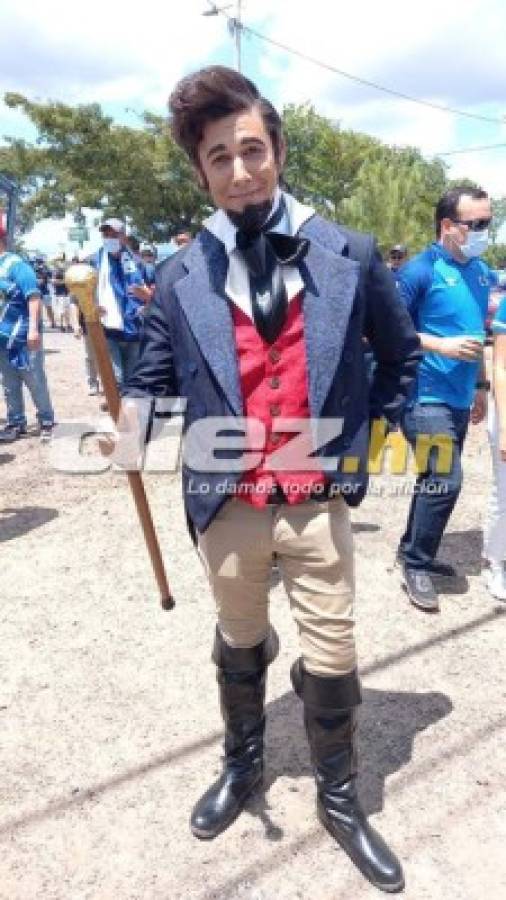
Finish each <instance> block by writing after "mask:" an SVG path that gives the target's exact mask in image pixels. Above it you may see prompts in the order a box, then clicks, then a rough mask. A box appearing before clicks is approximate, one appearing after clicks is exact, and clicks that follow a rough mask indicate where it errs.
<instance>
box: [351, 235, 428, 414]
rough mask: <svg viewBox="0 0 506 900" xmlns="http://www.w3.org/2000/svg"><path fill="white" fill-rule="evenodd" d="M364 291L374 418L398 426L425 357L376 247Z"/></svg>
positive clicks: (371, 403) (408, 316)
mask: <svg viewBox="0 0 506 900" xmlns="http://www.w3.org/2000/svg"><path fill="white" fill-rule="evenodd" d="M364 290H365V308H366V312H365V321H364V331H365V336H366V337H367V339H368V341H369V343H370V345H371V349H372V351H373V354H374V358H375V362H376V367H375V372H374V377H373V383H372V385H371V393H370V406H371V416H372V418H380V417H381V416H385V418H386V419H387V420H388V422H389V423H390V424H391V425H394V426H395V425H397V423H398V422H399V420H400V417H401V414H402V410H403V408H404V405H405V403H406V400H407V398H408V396H409V391H410V388H411V385H412V382H413V380H414V378H415V375H416V370H417V367H418V363H419V361H420V359H421V355H422V354H421V350H420V340H419V338H418V335H417V333H416V331H415V328H414V326H413V322H412V320H411V317H410V315H409V313H408V311H407V309H406V306H405V304H404V303H403V302H402V300H401V298H400V296H399V294H398V291H397V288H396V286H395V281H394V278H393V276H392V273H391V272H390V270H389V269H388V268H387V266H386V265H385V264H384V262H383V260H382V258H381V255H380V253H379V251H378V249H377V247H376V245H375V244H374V246H373V249H372V253H371V257H370V261H369V265H368V268H367V271H366V274H365V279H364Z"/></svg>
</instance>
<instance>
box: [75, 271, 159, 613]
mask: <svg viewBox="0 0 506 900" xmlns="http://www.w3.org/2000/svg"><path fill="white" fill-rule="evenodd" d="M65 283H66V285H67V287H68V289H69V291H70V292H71V293H72V294H73V295H74V297H76V298H77V301H78V303H79V308H80V310H81V312H82V314H83V316H84V321H85V322H86V331H87V333H88V335H89V338H90V342H91V345H92V347H93V351H94V353H95V359H96V362H97V368H98V371H99V374H100V379H101V381H102V385H103V388H104V394H105V397H106V400H107V405H108V407H109V412H110V414H111V417H112V419H113V421H114V423H115V424H117V422H118V418H119V412H120V405H121V400H120V396H119V391H118V386H117V384H116V379H115V377H114V372H113V369H112V364H111V358H110V356H109V350H108V348H107V342H106V339H105V335H104V329H103V328H102V323H101V321H100V311H99V308H98V306H97V304H96V303H95V288H96V285H97V273H96V271H95V269H94V268H93V267H92V266H89V265H87V264H85V263H75V264H74V265H72V266H69V268H68V269H67V271H66V273H65ZM126 474H127V478H128V482H129V484H130V489H131V491H132V494H133V498H134V502H135V506H136V508H137V513H138V516H139V519H140V523H141V526H142V531H143V534H144V540H145V541H146V545H147V548H148V552H149V556H150V559H151V564H152V566H153V571H154V573H155V578H156V581H157V584H158V588H159V591H160V602H161V604H162V607H163V609H172V608H173V606H174V605H175V604H174V600H173V598H172V595H171V592H170V588H169V583H168V581H167V575H166V574H165V567H164V565H163V560H162V554H161V552H160V545H159V543H158V538H157V535H156V531H155V526H154V524H153V518H152V516H151V511H150V508H149V504H148V498H147V497H146V491H145V489H144V484H143V482H142V478H141V475H140V473H139V472H127V473H126Z"/></svg>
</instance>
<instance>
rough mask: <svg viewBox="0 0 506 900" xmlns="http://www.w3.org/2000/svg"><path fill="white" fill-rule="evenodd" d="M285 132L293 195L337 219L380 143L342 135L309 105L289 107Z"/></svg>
mask: <svg viewBox="0 0 506 900" xmlns="http://www.w3.org/2000/svg"><path fill="white" fill-rule="evenodd" d="M283 129H284V132H285V136H286V139H287V145H288V158H287V163H286V167H285V172H284V175H285V179H286V182H287V184H288V185H289V187H290V189H291V191H292V192H293V194H294V195H295V196H296V197H297V199H298V200H300V201H301V202H302V203H308V204H309V205H311V206H313V207H314V208H315V209H316V210H318V212H320V213H321V214H322V215H326V216H327V217H328V218H332V219H337V218H338V217H339V213H340V209H341V205H342V202H343V200H344V199H345V198H346V197H349V196H350V195H351V193H352V192H353V189H354V186H355V183H356V180H357V177H358V174H359V172H360V169H361V167H362V164H363V162H364V160H365V159H366V158H368V156H369V155H370V154H372V153H373V152H374V151H377V150H378V149H379V148H380V147H381V144H380V142H379V141H376V140H374V138H370V137H368V136H367V135H364V134H355V133H354V132H352V131H340V129H339V126H337V125H335V124H333V123H332V122H331V121H330V120H329V119H326V118H325V117H324V116H320V115H319V114H318V113H316V112H315V110H314V109H313V107H312V106H310V105H309V104H306V105H302V106H294V105H289V106H287V107H285V110H284V112H283Z"/></svg>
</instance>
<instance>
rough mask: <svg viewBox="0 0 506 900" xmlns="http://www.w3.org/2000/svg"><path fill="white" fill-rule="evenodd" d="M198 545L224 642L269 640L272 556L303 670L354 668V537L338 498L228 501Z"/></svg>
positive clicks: (241, 643)
mask: <svg viewBox="0 0 506 900" xmlns="http://www.w3.org/2000/svg"><path fill="white" fill-rule="evenodd" d="M198 546H199V552H200V555H201V558H202V560H203V563H204V566H205V569H206V572H207V576H208V578H209V582H210V585H211V589H212V592H213V595H214V598H215V601H216V608H217V616H218V627H219V629H220V632H221V634H222V636H223V638H224V640H225V641H226V643H227V644H229V645H230V646H232V647H254V646H255V645H256V644H259V643H260V642H261V641H263V640H264V639H265V637H266V636H267V634H268V632H269V613H268V600H269V587H270V581H271V571H272V559H273V554H274V553H275V554H276V557H277V564H278V568H279V571H280V574H281V577H282V579H283V583H284V586H285V590H286V593H287V594H288V597H289V600H290V606H291V610H292V615H293V617H294V619H295V622H296V624H297V627H298V631H299V638H300V648H301V655H302V659H303V661H304V665H305V667H306V669H307V670H308V671H309V672H313V673H314V674H315V675H328V676H332V675H333V676H336V675H343V674H345V673H347V672H350V671H352V669H354V668H355V667H356V653H355V641H354V636H353V626H354V620H353V598H354V570H353V538H352V533H351V526H350V519H349V513H348V507H347V505H346V503H345V501H344V500H343V498H342V497H336V498H333V499H331V500H328V501H325V502H320V501H316V500H314V501H313V500H309V501H306V502H304V503H299V504H296V505H292V506H290V505H288V504H281V505H273V506H266V507H265V508H264V509H256V508H254V507H253V506H251V505H249V504H248V503H244V502H243V501H241V500H236V499H233V500H229V501H228V502H226V503H225V504H224V506H223V507H222V508H221V510H220V511H219V513H218V514H217V516H216V517H215V518H214V519H213V521H212V522H211V524H210V525H209V527H208V528H207V530H206V531H205V532H204V533H203V534H201V535H199V543H198Z"/></svg>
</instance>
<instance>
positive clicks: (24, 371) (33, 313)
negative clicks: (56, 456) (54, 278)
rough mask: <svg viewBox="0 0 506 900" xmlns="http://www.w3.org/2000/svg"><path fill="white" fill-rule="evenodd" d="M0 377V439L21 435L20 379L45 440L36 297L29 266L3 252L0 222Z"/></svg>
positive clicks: (48, 416) (47, 409) (47, 417)
mask: <svg viewBox="0 0 506 900" xmlns="http://www.w3.org/2000/svg"><path fill="white" fill-rule="evenodd" d="M0 381H1V383H2V387H3V393H4V399H5V405H6V408H7V424H6V426H5V428H2V429H1V430H0V443H4V444H5V443H9V442H11V441H16V440H17V439H18V438H20V437H21V436H22V435H24V434H26V425H27V422H26V413H25V404H24V398H23V384H25V385H26V387H27V388H28V390H29V392H30V394H31V397H32V400H33V404H34V406H35V408H36V410H37V419H38V421H39V426H40V438H41V441H48V440H49V439H50V437H51V432H52V428H53V424H54V412H53V407H52V405H51V400H50V397H49V390H48V386H47V381H46V373H45V371H44V356H43V353H42V338H41V299H40V291H39V287H38V285H37V276H36V275H35V272H34V270H33V268H32V267H31V266H30V265H29V264H28V263H27V262H25V260H23V259H21V257H20V256H18V255H17V254H15V253H8V252H7V231H6V228H5V226H4V225H3V224H2V223H1V222H0Z"/></svg>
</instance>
